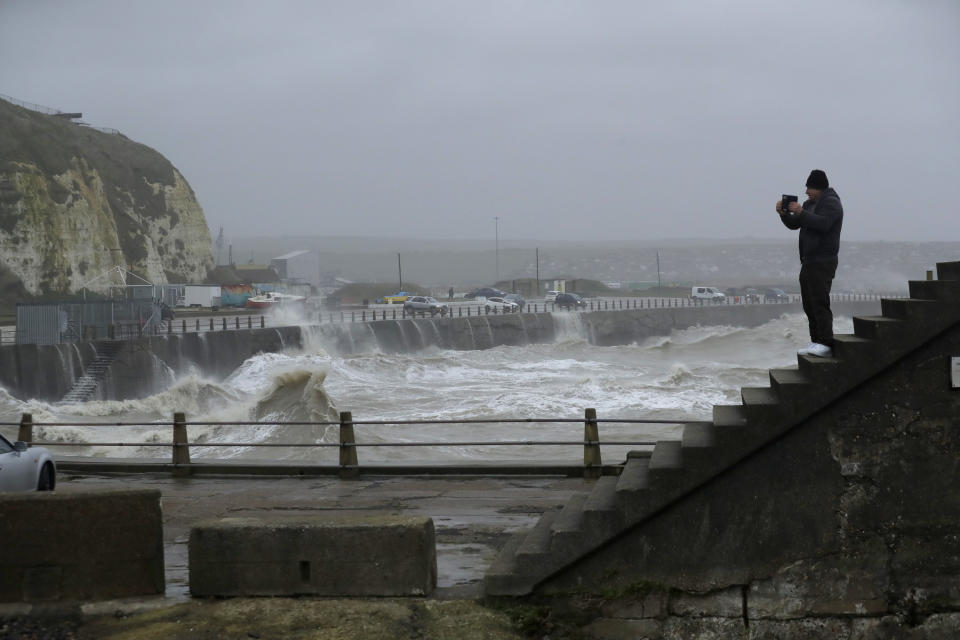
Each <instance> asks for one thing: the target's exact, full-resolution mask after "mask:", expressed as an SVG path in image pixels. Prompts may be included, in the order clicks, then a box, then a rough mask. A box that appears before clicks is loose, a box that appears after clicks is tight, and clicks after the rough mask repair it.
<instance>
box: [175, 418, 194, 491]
mask: <svg viewBox="0 0 960 640" xmlns="http://www.w3.org/2000/svg"><path fill="white" fill-rule="evenodd" d="M173 467H174V468H173V474H174V475H178V476H185V475H190V445H189V442H188V441H187V416H186V414H185V413H184V412H182V411H177V412H175V413H174V414H173Z"/></svg>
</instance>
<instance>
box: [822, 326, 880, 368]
mask: <svg viewBox="0 0 960 640" xmlns="http://www.w3.org/2000/svg"><path fill="white" fill-rule="evenodd" d="M879 347H880V343H879V342H877V341H876V340H868V339H867V338H861V337H860V336H857V335H854V334H852V333H841V334H837V335H834V336H833V355H834V357H835V358H837V359H838V360H859V361H863V360H864V359H865V358H870V357H871V354H873V353H874V352H875V351H876V350H877V349H878V348H879Z"/></svg>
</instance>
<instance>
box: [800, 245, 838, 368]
mask: <svg viewBox="0 0 960 640" xmlns="http://www.w3.org/2000/svg"><path fill="white" fill-rule="evenodd" d="M836 273H837V259H836V258H833V259H832V260H821V261H818V262H808V263H805V264H804V265H803V266H802V267H800V296H801V298H802V299H803V312H804V313H806V314H807V322H809V323H810V341H811V342H818V343H820V344H823V345H826V346H828V347H830V348H831V349H832V348H833V312H832V311H830V287H831V286H832V285H833V276H834V275H836Z"/></svg>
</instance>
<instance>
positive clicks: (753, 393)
mask: <svg viewBox="0 0 960 640" xmlns="http://www.w3.org/2000/svg"><path fill="white" fill-rule="evenodd" d="M740 398H741V399H742V400H743V408H744V410H745V411H746V413H747V421H748V422H749V424H750V425H751V428H753V427H756V426H757V425H769V424H773V423H776V422H778V421H779V420H780V414H781V406H780V398H778V397H777V393H776V392H775V391H774V390H773V389H771V388H770V387H743V388H741V389H740Z"/></svg>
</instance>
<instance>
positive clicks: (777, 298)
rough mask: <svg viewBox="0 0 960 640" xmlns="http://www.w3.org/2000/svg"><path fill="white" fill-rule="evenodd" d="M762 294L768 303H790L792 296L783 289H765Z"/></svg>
mask: <svg viewBox="0 0 960 640" xmlns="http://www.w3.org/2000/svg"><path fill="white" fill-rule="evenodd" d="M760 293H762V294H763V299H764V301H766V302H790V296H788V295H787V294H786V293H785V292H784V290H783V289H764V290H763V291H761V292H760Z"/></svg>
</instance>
